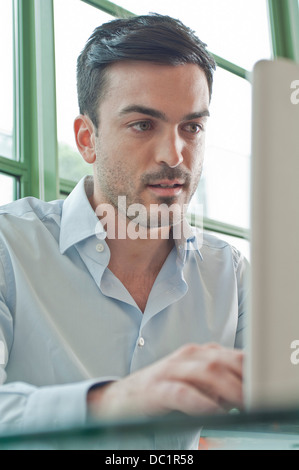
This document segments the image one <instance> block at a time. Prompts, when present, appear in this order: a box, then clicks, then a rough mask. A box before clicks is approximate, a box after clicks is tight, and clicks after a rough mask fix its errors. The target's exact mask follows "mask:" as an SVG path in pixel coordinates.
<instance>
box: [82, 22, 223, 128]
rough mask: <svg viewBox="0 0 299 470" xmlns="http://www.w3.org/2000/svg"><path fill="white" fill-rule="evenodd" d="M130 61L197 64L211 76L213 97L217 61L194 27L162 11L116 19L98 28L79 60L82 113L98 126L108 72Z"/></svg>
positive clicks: (210, 89)
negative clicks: (108, 69) (111, 65)
mask: <svg viewBox="0 0 299 470" xmlns="http://www.w3.org/2000/svg"><path fill="white" fill-rule="evenodd" d="M128 60H140V61H148V62H153V63H157V64H169V65H174V66H175V65H183V64H197V65H198V66H199V67H200V68H201V69H202V70H203V71H204V73H205V75H206V77H207V81H208V86H209V92H210V98H211V95H212V83H213V72H214V70H215V68H216V65H215V61H214V59H213V57H212V56H211V55H210V54H209V53H208V51H207V50H206V44H204V43H203V42H202V41H200V39H198V37H197V36H196V35H195V34H194V32H193V31H192V30H191V29H190V28H188V27H186V26H185V25H184V24H183V23H182V22H181V21H179V20H176V19H173V18H171V17H169V16H163V15H158V14H150V15H146V16H136V17H133V18H127V19H117V20H113V21H110V22H109V23H105V24H103V25H102V26H99V27H98V28H96V29H95V30H94V32H93V34H92V35H91V37H90V38H89V40H88V41H87V43H86V45H85V48H84V49H83V51H82V52H81V54H80V56H79V57H78V62H77V91H78V100H79V109H80V113H81V114H87V115H88V116H89V117H90V119H91V120H92V122H93V123H94V125H95V126H96V128H97V127H98V105H99V100H100V98H101V97H102V96H103V92H104V89H105V84H106V74H105V71H106V69H107V67H108V66H109V65H110V64H113V63H115V62H119V61H128Z"/></svg>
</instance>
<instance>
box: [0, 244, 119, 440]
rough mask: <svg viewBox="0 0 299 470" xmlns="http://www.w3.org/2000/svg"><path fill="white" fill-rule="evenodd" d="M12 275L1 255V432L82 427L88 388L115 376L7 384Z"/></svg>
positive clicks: (85, 417) (11, 317)
mask: <svg viewBox="0 0 299 470" xmlns="http://www.w3.org/2000/svg"><path fill="white" fill-rule="evenodd" d="M0 254H1V246H0ZM10 275H11V270H10V269H9V265H5V269H4V266H3V262H2V261H1V257H0V433H2V434H6V433H11V432H13V433H14V432H25V431H26V432H30V431H35V432H36V431H37V430H57V429H62V428H64V429H66V428H69V427H74V426H75V427H77V426H83V425H84V424H85V422H86V419H87V400H86V398H87V393H88V391H89V389H90V388H91V387H92V386H94V385H103V384H105V383H107V382H109V381H112V380H116V378H114V377H113V378H111V377H103V378H97V379H96V378H95V379H92V380H84V381H82V382H77V383H72V384H65V385H51V386H44V387H36V386H33V385H30V384H27V383H23V382H11V383H6V379H7V374H6V372H5V369H6V366H7V363H8V360H9V352H10V349H11V347H12V344H13V316H12V314H11V310H12V307H13V306H10V305H9V304H10V301H9V300H8V297H10V296H8V292H7V290H8V287H7V286H8V285H12V284H13V283H12V282H10ZM11 281H12V279H11ZM10 307H11V308H10Z"/></svg>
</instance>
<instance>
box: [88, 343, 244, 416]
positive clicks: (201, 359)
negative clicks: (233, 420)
mask: <svg viewBox="0 0 299 470" xmlns="http://www.w3.org/2000/svg"><path fill="white" fill-rule="evenodd" d="M243 357H244V355H243V352H241V351H239V350H233V349H227V348H223V347H221V346H219V345H216V344H206V345H202V346H200V345H194V344H190V345H186V346H183V347H182V348H180V349H178V350H177V351H175V352H174V353H172V354H170V355H168V356H166V357H165V358H163V359H161V360H159V361H158V362H156V363H154V364H152V365H151V366H148V367H146V368H144V369H142V370H139V371H137V372H135V373H133V374H131V375H129V376H127V377H125V378H124V379H121V380H120V381H118V382H113V383H110V384H108V385H104V386H101V387H98V388H95V389H92V390H91V391H90V392H89V394H88V398H87V401H88V408H89V412H90V414H91V415H92V416H94V417H97V418H103V417H116V418H118V417H124V416H132V415H146V416H149V415H150V416H152V415H160V414H163V413H167V412H169V411H174V410H176V411H181V412H183V413H186V414H193V415H194V414H195V415H196V414H202V413H211V412H223V411H225V410H228V409H230V408H232V407H242V405H243V397H242V366H243Z"/></svg>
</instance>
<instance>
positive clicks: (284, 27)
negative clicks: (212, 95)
mask: <svg viewBox="0 0 299 470" xmlns="http://www.w3.org/2000/svg"><path fill="white" fill-rule="evenodd" d="M11 1H12V3H13V12H14V77H15V78H14V97H15V98H14V116H15V119H14V153H15V157H16V159H15V160H11V159H8V158H5V157H3V156H1V155H0V172H1V173H4V174H7V175H10V176H12V177H14V178H15V181H16V184H15V188H16V191H15V196H16V198H19V197H26V196H35V197H37V198H41V199H45V200H53V199H57V198H58V197H59V195H67V194H69V192H70V191H71V190H72V189H73V188H74V186H75V184H76V183H75V182H73V181H69V180H66V179H62V178H59V173H58V142H57V115H56V75H55V42H54V41H55V39H54V5H53V0H11ZM81 1H82V2H84V3H86V4H88V5H90V6H92V7H95V8H98V9H100V10H102V11H104V12H105V13H108V14H110V15H112V16H114V17H130V16H134V13H132V12H130V11H129V10H126V9H124V8H123V7H120V6H118V5H117V4H115V3H113V2H111V1H108V0H81ZM267 4H268V17H269V26H270V33H271V43H272V52H273V58H276V57H287V58H289V59H291V60H294V61H296V62H298V63H299V5H298V0H284V1H283V2H282V1H281V0H267ZM210 52H211V53H212V55H213V56H214V58H215V60H216V63H217V65H218V67H220V68H223V69H224V70H226V71H228V72H231V73H233V74H234V75H237V76H238V77H240V78H242V79H245V80H250V72H249V71H248V70H246V69H244V68H242V67H240V66H238V65H237V64H234V63H232V62H230V61H228V60H226V59H225V58H223V57H220V56H218V55H216V54H213V52H212V51H210ZM203 225H204V228H205V229H207V230H210V231H213V232H217V233H222V234H226V235H231V236H234V237H237V238H244V239H249V230H247V229H243V228H241V227H238V226H234V225H231V224H227V223H223V222H220V221H218V220H214V219H209V218H204V220H203Z"/></svg>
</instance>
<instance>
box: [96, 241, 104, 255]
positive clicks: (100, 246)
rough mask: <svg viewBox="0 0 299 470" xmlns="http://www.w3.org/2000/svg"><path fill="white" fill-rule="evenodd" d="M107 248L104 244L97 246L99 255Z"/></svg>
mask: <svg viewBox="0 0 299 470" xmlns="http://www.w3.org/2000/svg"><path fill="white" fill-rule="evenodd" d="M104 249H105V247H104V245H103V243H98V244H97V246H96V250H97V252H98V253H102V252H103V251H104Z"/></svg>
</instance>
